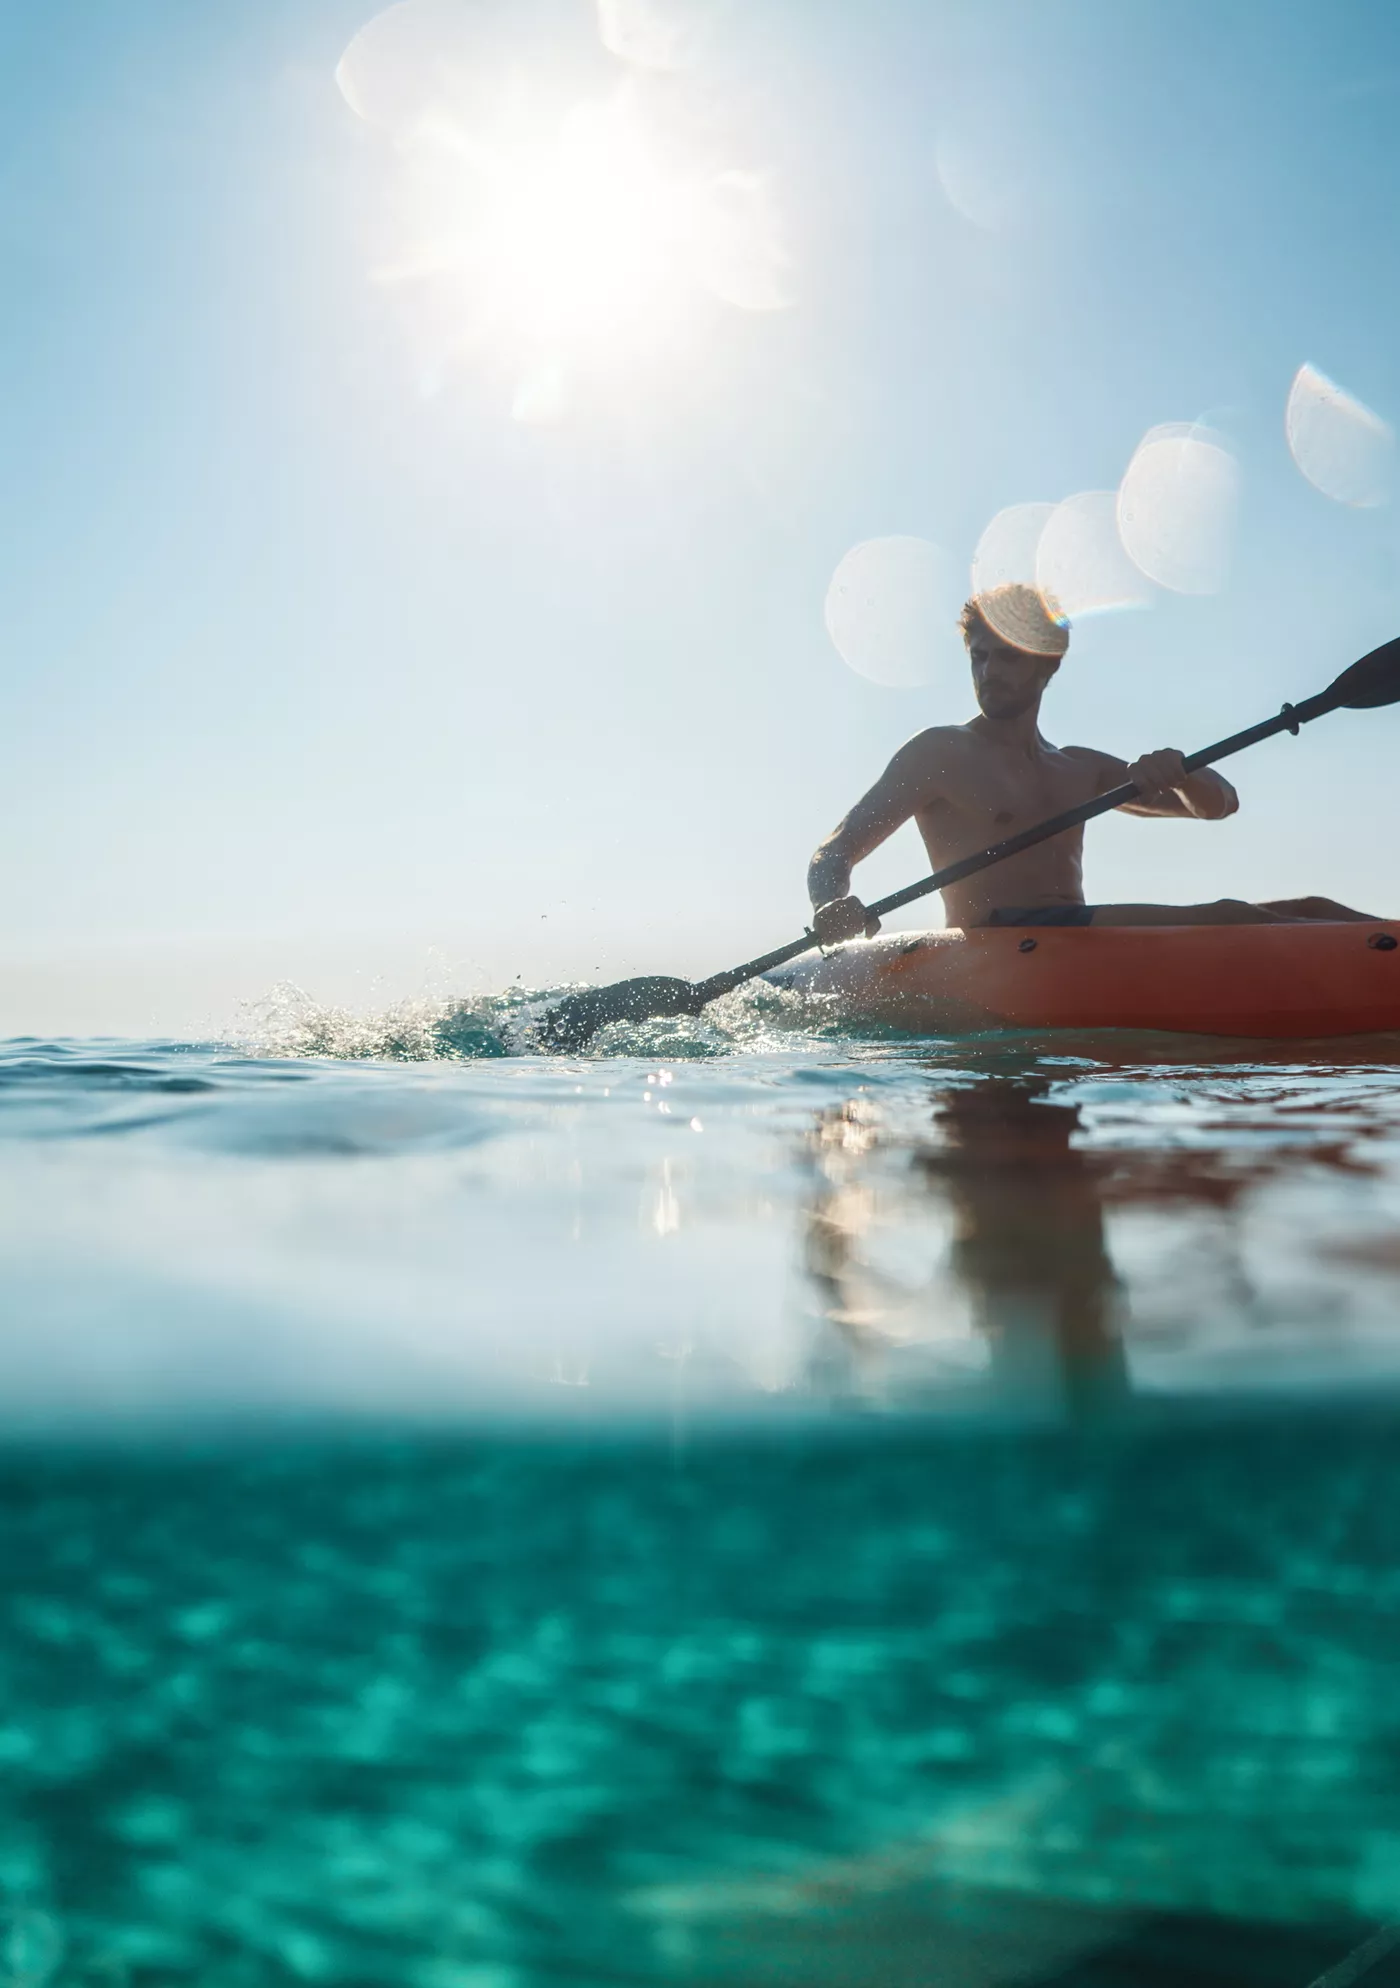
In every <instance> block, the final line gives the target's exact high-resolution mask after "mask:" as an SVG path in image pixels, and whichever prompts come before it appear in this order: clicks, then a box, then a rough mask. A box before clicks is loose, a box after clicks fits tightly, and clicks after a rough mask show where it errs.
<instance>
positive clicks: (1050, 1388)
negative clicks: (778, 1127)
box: [807, 1077, 1128, 1412]
mask: <svg viewBox="0 0 1400 1988" xmlns="http://www.w3.org/2000/svg"><path fill="white" fill-rule="evenodd" d="M1049 1089H1050V1080H1049V1079H1048V1078H1045V1077H1027V1078H1024V1079H1021V1078H1016V1079H1009V1078H986V1079H983V1080H982V1081H981V1082H980V1083H977V1084H975V1085H973V1086H971V1087H969V1088H968V1089H966V1090H947V1091H943V1092H942V1093H941V1094H940V1095H939V1096H938V1098H937V1107H938V1118H939V1123H940V1125H941V1127H942V1130H943V1131H944V1134H945V1138H946V1143H945V1144H943V1145H941V1146H939V1147H923V1148H920V1149H918V1150H917V1151H916V1152H915V1154H914V1156H913V1157H914V1178H915V1179H916V1180H917V1181H920V1182H922V1183H923V1185H924V1186H925V1188H926V1189H927V1190H928V1191H929V1192H930V1194H932V1195H934V1196H935V1197H936V1198H937V1199H938V1200H939V1201H942V1200H943V1198H944V1197H945V1196H946V1198H947V1201H948V1203H949V1204H950V1205H951V1209H952V1213H953V1218H954V1225H955V1240H954V1242H953V1246H952V1249H951V1252H950V1258H949V1262H950V1268H951V1269H952V1271H953V1273H954V1275H955V1276H956V1278H957V1280H958V1282H959V1283H960V1284H961V1285H962V1286H963V1287H964V1288H965V1290H966V1291H967V1294H968V1297H969V1299H970V1301H971V1307H972V1313H973V1319H974V1322H975V1324H976V1326H977V1328H978V1330H979V1331H980V1332H981V1333H982V1334H983V1335H984V1337H985V1339H986V1342H987V1344H988V1347H989V1349H990V1353H991V1368H992V1377H993V1388H994V1392H995V1393H996V1394H997V1395H998V1396H1000V1397H1002V1398H1003V1399H1005V1398H1006V1397H1007V1396H1010V1397H1011V1398H1012V1400H1014V1401H1016V1402H1018V1403H1020V1404H1022V1405H1028V1404H1030V1403H1034V1404H1035V1405H1037V1406H1041V1407H1044V1406H1050V1405H1053V1406H1055V1407H1066V1408H1069V1409H1070V1410H1071V1411H1073V1412H1084V1411H1092V1410H1094V1409H1097V1408H1102V1407H1104V1406H1106V1405H1108V1404H1110V1403H1112V1402H1114V1401H1117V1400H1119V1399H1121V1398H1122V1397H1123V1396H1124V1395H1125V1394H1126V1393H1127V1392H1128V1376H1127V1368H1126V1363H1125V1361H1124V1358H1123V1349H1122V1344H1121V1342H1120V1339H1119V1336H1118V1331H1117V1314H1118V1310H1119V1301H1118V1280H1117V1277H1116V1274H1115V1272H1114V1268H1113V1263H1112V1260H1111V1258H1110V1256H1109V1254H1108V1250H1107V1247H1106V1246H1105V1242H1104V1233H1103V1203H1102V1198H1101V1195H1100V1191H1099V1181H1098V1175H1097V1171H1096V1168H1095V1165H1094V1162H1093V1160H1092V1159H1091V1158H1090V1157H1089V1155H1087V1154H1085V1153H1082V1152H1080V1151H1079V1150H1078V1149H1077V1148H1076V1147H1074V1146H1073V1145H1072V1144H1071V1138H1072V1135H1073V1134H1074V1132H1075V1131H1076V1130H1077V1129H1078V1126H1079V1107H1078V1106H1077V1105H1071V1104H1054V1103H1050V1102H1048V1101H1047V1100H1046V1094H1047V1092H1048V1091H1049ZM881 1144H883V1141H882V1140H881V1136H880V1133H879V1131H878V1130H877V1127H876V1125H875V1123H873V1122H871V1121H869V1120H867V1118H866V1117H865V1116H864V1115H863V1114H860V1113H859V1112H853V1110H851V1109H848V1110H847V1111H846V1112H843V1113H840V1114H837V1115H835V1116H834V1117H833V1118H832V1119H830V1120H828V1121H824V1122H823V1124H822V1126H821V1128H820V1131H819V1145H820V1148H821V1149H822V1151H823V1154H824V1170H825V1171H826V1173H827V1176H828V1179H829V1180H830V1181H831V1182H832V1189H831V1193H830V1194H829V1195H828V1196H825V1197H823V1199H822V1201H821V1202H820V1203H819V1204H818V1205H817V1207H816V1208H814V1209H813V1211H812V1215H811V1219H810V1223H809V1229H808V1246H807V1263H808V1269H809V1271H810V1273H811V1274H812V1276H813V1277H814V1278H815V1279H816V1281H817V1283H818V1285H819V1287H820V1288H821V1289H822V1292H823V1296H824V1300H825V1303H824V1310H825V1313H826V1316H827V1317H828V1318H829V1319H830V1320H831V1322H832V1323H833V1324H834V1325H836V1326H837V1327H838V1329H839V1330H840V1332H841V1334H842V1336H843V1338H844V1339H845V1340H846V1342H847V1343H848V1345H849V1346H851V1347H852V1348H854V1349H856V1350H857V1351H862V1350H867V1349H869V1348H870V1347H871V1346H872V1345H874V1344H878V1343H879V1342H880V1341H881V1340H882V1338H884V1334H883V1333H882V1331H881V1323H882V1314H883V1315H888V1316H889V1317H890V1322H891V1324H896V1323H901V1324H904V1323H907V1320H908V1312H909V1293H908V1292H907V1291H904V1292H897V1291H895V1290H893V1289H891V1288H890V1287H889V1286H888V1285H887V1284H885V1283H884V1282H883V1281H882V1280H881V1279H880V1277H879V1276H878V1274H876V1273H875V1272H874V1271H873V1270H872V1268H871V1267H870V1266H869V1265H867V1264H866V1263H864V1262H863V1261H862V1260H861V1257H860V1254H859V1251H858V1244H859V1240H860V1237H861V1235H862V1233H863V1232H864V1230H865V1229H866V1228H867V1227H868V1226H869V1225H870V1223H871V1222H872V1221H873V1219H874V1215H875V1195H874V1193H873V1192H872V1189H871V1187H870V1186H869V1184H868V1176H869V1174H870V1173H871V1171H873V1170H872V1169H871V1168H870V1167H869V1166H868V1165H865V1164H863V1163H864V1161H865V1157H866V1155H868V1154H870V1153H871V1151H872V1149H873V1148H875V1147H876V1146H878V1145H881ZM862 1173H864V1174H866V1176H867V1180H865V1181H863V1180H862V1178H861V1176H862ZM895 1314H897V1315H898V1320H896V1318H895V1316H894V1315H895ZM896 1336H899V1337H902V1336H904V1335H903V1332H899V1333H897V1335H896Z"/></svg>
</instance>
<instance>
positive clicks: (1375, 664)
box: [1322, 635, 1400, 711]
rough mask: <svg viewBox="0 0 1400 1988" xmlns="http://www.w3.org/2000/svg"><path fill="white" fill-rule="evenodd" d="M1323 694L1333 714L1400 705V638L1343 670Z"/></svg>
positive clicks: (1398, 636) (1373, 650) (1386, 643)
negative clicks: (1339, 711) (1387, 705)
mask: <svg viewBox="0 0 1400 1988" xmlns="http://www.w3.org/2000/svg"><path fill="white" fill-rule="evenodd" d="M1322 694H1323V696H1324V697H1325V698H1326V700H1327V708H1328V710H1330V711H1337V710H1345V711H1375V710H1378V709H1379V707H1380V706H1381V705H1382V704H1396V703H1400V635H1397V636H1396V638H1395V640H1394V641H1393V642H1382V644H1381V646H1380V648H1379V649H1372V651H1371V653H1370V655H1369V656H1363V657H1362V658H1361V661H1360V662H1359V663H1353V664H1352V666H1351V668H1350V669H1349V670H1343V671H1342V673H1341V675H1340V676H1339V677H1338V678H1337V680H1336V681H1335V683H1330V684H1329V685H1328V686H1327V688H1326V690H1324V691H1323V693H1322Z"/></svg>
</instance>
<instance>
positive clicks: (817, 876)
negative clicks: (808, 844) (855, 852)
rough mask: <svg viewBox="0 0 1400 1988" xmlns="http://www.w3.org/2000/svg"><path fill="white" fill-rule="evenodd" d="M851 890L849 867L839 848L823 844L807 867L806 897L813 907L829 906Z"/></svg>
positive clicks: (827, 843) (830, 844)
mask: <svg viewBox="0 0 1400 1988" xmlns="http://www.w3.org/2000/svg"><path fill="white" fill-rule="evenodd" d="M850 888H851V866H850V864H849V863H848V862H847V860H846V857H845V855H844V854H843V853H842V851H841V849H840V848H839V846H837V845H834V844H832V843H830V842H824V843H823V844H822V846H821V848H820V849H819V850H818V851H817V853H816V855H815V856H814V857H813V858H812V860H811V862H810V863H809V864H808V865H807V895H808V897H809V898H810V899H811V900H812V903H813V904H814V905H817V904H830V903H831V902H832V900H833V899H834V898H838V897H845V896H846V894H847V892H848V891H849V890H850Z"/></svg>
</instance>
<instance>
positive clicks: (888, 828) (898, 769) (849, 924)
mask: <svg viewBox="0 0 1400 1988" xmlns="http://www.w3.org/2000/svg"><path fill="white" fill-rule="evenodd" d="M940 737H941V734H940V732H939V730H938V729H937V728H935V729H934V730H931V731H927V732H920V734H919V736H918V737H917V738H915V739H910V741H909V743H908V745H903V746H901V747H900V749H899V751H898V752H897V753H896V754H895V756H894V758H893V759H892V760H891V761H890V763H889V765H888V766H887V767H886V768H885V770H884V772H883V773H882V774H881V775H880V778H879V779H878V780H877V781H876V782H875V785H874V786H873V787H872V788H871V789H870V792H869V793H868V794H866V795H864V796H863V797H862V798H861V799H860V800H859V801H857V802H856V804H855V806H854V807H853V808H852V809H851V811H850V813H849V814H848V815H847V816H846V818H845V820H844V821H841V822H839V823H838V824H837V826H836V827H835V828H834V829H833V830H832V831H831V834H830V835H828V836H827V838H826V840H825V841H824V842H823V843H821V844H820V846H819V847H818V849H817V852H816V854H815V855H814V856H813V858H812V860H811V863H810V864H809V865H808V868H807V893H808V895H809V897H810V898H811V900H812V906H813V914H814V915H813V918H812V930H813V931H814V932H815V933H816V936H817V938H818V939H819V940H820V941H821V943H822V944H823V945H824V946H837V945H840V944H841V942H842V941H843V940H845V939H854V938H856V937H857V936H858V935H859V934H860V933H862V932H863V933H864V934H865V936H866V937H867V938H873V936H874V935H875V933H876V932H878V931H879V929H880V921H879V919H878V918H872V917H871V916H870V914H869V912H867V910H866V908H865V906H864V905H863V904H862V903H861V901H860V899H859V898H858V897H852V896H850V895H849V892H850V888H851V871H852V870H853V869H854V868H855V866H856V864H857V863H860V862H863V861H864V859H865V858H866V857H867V856H868V855H869V854H870V853H871V851H872V850H873V849H878V848H879V846H880V844H881V843H882V842H887V841H888V840H889V838H890V836H892V835H893V834H894V832H895V830H896V829H897V828H902V827H903V826H904V824H905V822H906V821H908V820H909V819H910V817H911V816H912V815H913V814H914V813H915V812H916V811H917V810H918V809H919V808H921V807H923V806H925V805H926V804H927V803H928V802H929V801H930V800H931V799H932V798H933V797H934V795H935V792H936V788H937V777H938V762H939V751H938V744H939V739H940Z"/></svg>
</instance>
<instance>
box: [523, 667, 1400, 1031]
mask: <svg viewBox="0 0 1400 1988" xmlns="http://www.w3.org/2000/svg"><path fill="white" fill-rule="evenodd" d="M1397 702H1400V636H1397V637H1396V638H1395V640H1394V641H1391V642H1385V643H1383V644H1382V645H1381V647H1380V648H1379V649H1373V650H1372V651H1371V653H1370V654H1369V655H1368V656H1363V657H1362V658H1361V660H1360V662H1357V663H1353V664H1352V666H1351V668H1350V669H1347V670H1343V671H1342V674H1341V675H1340V676H1339V677H1337V678H1336V679H1335V681H1333V682H1332V683H1330V684H1328V686H1327V688H1326V690H1320V691H1318V693H1317V695H1316V696H1315V697H1307V698H1304V700H1303V702H1302V703H1301V704H1285V705H1284V707H1283V709H1282V711H1280V712H1279V714H1278V716H1277V717H1275V718H1266V719H1265V720H1264V722H1263V724H1261V725H1251V726H1250V727H1249V729H1248V731H1245V732H1235V733H1234V734H1233V735H1232V736H1231V737H1230V738H1228V739H1220V740H1218V741H1217V743H1216V744H1215V745H1211V746H1204V747H1203V748H1202V749H1201V751H1200V752H1193V753H1191V754H1189V755H1188V756H1187V759H1186V770H1187V772H1188V773H1194V772H1195V770H1196V768H1197V767H1198V766H1209V765H1210V764H1211V762H1212V761H1213V760H1217V759H1228V758H1229V757H1230V755H1231V753H1234V752H1243V751H1244V749H1245V747H1246V746H1252V745H1258V743H1259V741H1260V740H1261V739H1269V738H1272V737H1273V736H1274V734H1275V733H1276V732H1295V733H1296V732H1297V730H1298V728H1299V726H1300V725H1306V724H1309V723H1310V722H1311V721H1312V719H1314V718H1321V717H1322V716H1323V715H1324V714H1325V713H1326V712H1328V711H1336V710H1339V709H1341V708H1343V707H1346V708H1347V709H1350V710H1353V711H1368V710H1375V709H1377V708H1378V707H1379V706H1380V705H1382V704H1395V703H1397ZM1137 793H1138V790H1137V788H1136V787H1135V786H1134V784H1133V783H1132V781H1130V780H1125V781H1124V782H1123V784H1122V786H1121V787H1114V788H1112V789H1110V791H1109V792H1108V793H1107V794H1098V795H1096V796H1095V798H1094V799H1093V800H1092V801H1084V802H1081V804H1080V805H1079V806H1078V807H1077V808H1066V809H1065V811H1064V813H1063V814H1059V815H1052V816H1051V818H1050V820H1049V821H1042V822H1038V823H1037V824H1036V826H1035V827H1034V828H1025V829H1022V830H1021V832H1020V834H1019V835H1008V836H1007V838H1006V840H1005V841H1004V842H994V843H993V844H992V846H991V848H990V849H979V850H978V852H977V854H976V855H975V856H963V857H960V858H959V860H958V861H957V862H956V863H949V864H948V865H947V866H946V868H944V869H942V870H935V871H934V873H933V875H932V876H931V877H925V878H924V879H923V881H922V883H917V884H910V885H909V886H908V887H907V889H905V890H897V891H895V892H893V893H892V895H891V896H889V897H882V898H881V899H880V900H879V902H878V903H876V904H872V905H871V906H870V910H871V911H872V912H873V913H874V914H875V916H876V917H882V916H883V915H884V914H885V912H887V911H898V910H899V908H900V906H901V905H905V904H912V903H913V902H914V901H915V899H916V898H920V897H927V896H928V894H929V892H930V891H935V890H943V889H944V888H945V887H946V886H947V885H948V884H956V883H960V882H961V881H962V879H963V878H964V877H970V876H972V875H973V874H974V872H975V871H977V870H985V869H987V868H988V867H989V866H990V865H991V864H993V863H1000V862H1001V861H1002V860H1003V858H1004V857H1007V856H1017V855H1019V854H1020V852H1021V851H1022V850H1023V849H1033V848H1034V847H1035V845H1036V843H1037V842H1048V841H1049V839H1050V837H1051V836H1052V835H1063V834H1064V832H1065V830H1066V829H1067V828H1078V827H1079V825H1080V823H1081V822H1086V821H1092V820H1093V819H1094V817H1095V815H1105V814H1108V813H1109V812H1110V811H1111V810H1112V809H1113V808H1121V807H1122V806H1123V804H1124V802H1126V801H1132V800H1135V799H1136V798H1137ZM816 943H817V941H816V939H815V938H814V936H813V935H812V933H811V932H804V933H803V935H802V937H801V938H800V939H794V940H793V941H792V942H791V944H790V945H786V946H779V948H778V950H777V951H776V952H773V953H764V954H763V956H762V958H761V959H751V960H745V962H744V964H743V965H742V966H731V967H728V968H726V969H725V971H724V972H723V973H715V974H711V976H710V978H709V979H708V980H700V981H691V980H673V979H670V978H667V977H665V976H661V975H657V976H653V977H648V978H644V979H640V980H622V981H619V982H617V984H616V985H615V986H612V987H587V988H584V989H583V990H582V991H581V992H580V993H577V994H570V995H568V996H567V997H566V998H565V999H564V1000H563V1001H561V1002H560V1003H559V1005H558V1006H557V1007H556V1008H553V1009H551V1010H550V1012H549V1014H547V1015H546V1016H545V1017H544V1019H543V1021H542V1023H541V1026H540V1040H541V1042H542V1043H543V1044H544V1045H545V1047H547V1048H550V1049H562V1050H572V1049H578V1048H581V1047H582V1045H583V1044H584V1043H585V1042H587V1041H588V1040H589V1038H590V1037H591V1036H592V1035H594V1034H595V1033H596V1032H597V1030H599V1029H600V1028H603V1027H604V1026H606V1024H607V1023H609V1022H618V1021H644V1020H646V1019H647V1018H648V1017H659V1016H663V1015H697V1014H699V1012H700V1010H701V1009H702V1008H703V1007H705V1006H706V1004H707V1003H708V1002H710V1001H717V1000H718V999H719V997H720V995H721V994H728V993H730V992H731V991H732V990H733V989H734V988H735V987H742V986H743V984H744V982H745V981H746V980H756V979H757V978H758V976H759V975H760V974H763V973H769V972H771V971H772V969H773V968H774V967H775V966H784V965H785V964H786V963H787V961H788V960H790V959H796V958H797V957H798V955H799V954H800V953H805V952H810V951H811V949H812V947H813V946H814V945H816Z"/></svg>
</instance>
